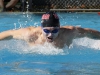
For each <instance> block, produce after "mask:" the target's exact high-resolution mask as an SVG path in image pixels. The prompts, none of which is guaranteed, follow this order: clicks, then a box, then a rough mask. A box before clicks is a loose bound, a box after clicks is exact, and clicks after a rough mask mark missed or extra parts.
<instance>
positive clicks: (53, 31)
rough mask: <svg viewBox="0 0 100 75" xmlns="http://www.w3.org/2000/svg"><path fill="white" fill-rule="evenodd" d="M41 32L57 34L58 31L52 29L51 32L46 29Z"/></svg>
mask: <svg viewBox="0 0 100 75" xmlns="http://www.w3.org/2000/svg"><path fill="white" fill-rule="evenodd" d="M43 31H44V32H45V33H57V32H58V31H59V29H54V30H52V31H50V30H48V29H43Z"/></svg>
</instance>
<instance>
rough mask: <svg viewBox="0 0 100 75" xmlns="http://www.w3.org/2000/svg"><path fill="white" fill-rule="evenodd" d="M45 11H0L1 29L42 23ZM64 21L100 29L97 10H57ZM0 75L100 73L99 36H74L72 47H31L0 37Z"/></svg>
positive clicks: (97, 74)
mask: <svg viewBox="0 0 100 75" xmlns="http://www.w3.org/2000/svg"><path fill="white" fill-rule="evenodd" d="M41 15H42V14H33V13H29V14H26V13H0V32H2V31H5V30H9V29H19V28H21V27H28V26H40V21H41ZM58 15H59V17H60V23H61V25H62V26H64V25H72V26H80V27H83V28H93V29H96V30H99V31H100V15H98V14H97V13H60V12H59V13H58ZM0 75H100V40H93V39H89V38H87V37H84V38H81V39H75V40H73V43H72V44H71V46H70V48H69V49H68V48H67V47H65V48H63V49H57V48H55V47H53V46H52V45H48V44H45V45H43V46H42V45H39V46H34V47H32V48H30V47H28V46H27V44H26V42H24V41H21V40H4V41H0Z"/></svg>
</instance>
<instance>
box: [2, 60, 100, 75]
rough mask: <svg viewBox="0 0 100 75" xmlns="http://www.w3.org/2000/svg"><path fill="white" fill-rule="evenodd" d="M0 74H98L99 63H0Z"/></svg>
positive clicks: (99, 72) (99, 70)
mask: <svg viewBox="0 0 100 75" xmlns="http://www.w3.org/2000/svg"><path fill="white" fill-rule="evenodd" d="M0 70H1V74H3V73H5V75H6V73H10V72H11V73H17V74H18V73H19V74H23V73H25V74H24V75H29V74H32V75H99V74H100V63H49V62H28V61H20V62H13V63H2V64H0Z"/></svg>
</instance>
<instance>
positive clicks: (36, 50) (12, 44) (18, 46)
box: [0, 40, 68, 55]
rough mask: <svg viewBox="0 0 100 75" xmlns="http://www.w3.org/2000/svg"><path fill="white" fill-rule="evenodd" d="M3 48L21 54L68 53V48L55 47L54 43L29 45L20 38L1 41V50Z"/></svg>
mask: <svg viewBox="0 0 100 75" xmlns="http://www.w3.org/2000/svg"><path fill="white" fill-rule="evenodd" d="M3 49H7V50H9V51H12V52H16V53H19V54H43V55H58V54H60V55H64V54H68V49H66V51H64V50H63V49H58V48H55V47H54V46H53V45H52V44H48V43H45V44H44V45H37V46H33V47H29V46H28V45H27V44H26V43H25V42H24V41H20V40H10V41H1V42H0V50H3Z"/></svg>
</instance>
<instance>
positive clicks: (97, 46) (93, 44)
mask: <svg viewBox="0 0 100 75" xmlns="http://www.w3.org/2000/svg"><path fill="white" fill-rule="evenodd" d="M73 44H74V45H78V46H84V47H87V48H91V49H94V50H100V40H94V39H89V38H87V37H85V38H81V39H75V40H74V41H73Z"/></svg>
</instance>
